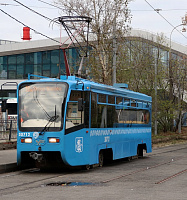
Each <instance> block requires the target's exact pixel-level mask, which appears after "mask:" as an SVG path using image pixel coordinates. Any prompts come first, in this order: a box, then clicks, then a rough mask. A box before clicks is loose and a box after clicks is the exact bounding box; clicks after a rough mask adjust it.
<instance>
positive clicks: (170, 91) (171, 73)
mask: <svg viewBox="0 0 187 200" xmlns="http://www.w3.org/2000/svg"><path fill="white" fill-rule="evenodd" d="M185 25H187V21H186V18H185V20H183V21H182V24H179V25H177V26H175V27H174V28H173V29H172V31H171V33H170V40H169V44H170V46H169V85H170V89H169V99H170V100H172V97H173V72H172V65H171V60H172V58H171V36H172V33H173V31H174V30H176V29H177V28H178V27H179V26H185ZM182 32H186V29H185V28H184V27H183V29H182ZM178 87H179V88H178V91H179V93H178V107H179V125H178V132H179V133H181V99H180V98H181V93H180V74H179V75H178Z"/></svg>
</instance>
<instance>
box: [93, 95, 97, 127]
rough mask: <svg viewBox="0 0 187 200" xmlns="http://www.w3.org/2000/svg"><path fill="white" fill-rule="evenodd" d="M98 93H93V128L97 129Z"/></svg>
mask: <svg viewBox="0 0 187 200" xmlns="http://www.w3.org/2000/svg"><path fill="white" fill-rule="evenodd" d="M97 121H98V120H97V93H91V127H92V128H97V127H98V126H97Z"/></svg>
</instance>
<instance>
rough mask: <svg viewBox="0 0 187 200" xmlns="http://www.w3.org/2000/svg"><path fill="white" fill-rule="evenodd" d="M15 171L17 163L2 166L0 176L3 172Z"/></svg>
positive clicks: (0, 166)
mask: <svg viewBox="0 0 187 200" xmlns="http://www.w3.org/2000/svg"><path fill="white" fill-rule="evenodd" d="M17 169H18V166H17V163H9V164H2V165H0V174H2V173H5V172H11V171H16V170H17Z"/></svg>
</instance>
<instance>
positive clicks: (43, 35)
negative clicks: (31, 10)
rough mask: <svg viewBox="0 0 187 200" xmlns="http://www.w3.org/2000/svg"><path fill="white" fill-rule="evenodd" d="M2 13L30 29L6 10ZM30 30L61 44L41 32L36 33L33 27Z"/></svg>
mask: <svg viewBox="0 0 187 200" xmlns="http://www.w3.org/2000/svg"><path fill="white" fill-rule="evenodd" d="M0 11H1V12H3V13H4V14H5V15H7V16H9V17H10V18H12V19H14V20H15V21H16V22H18V23H20V24H22V25H23V26H26V27H29V26H27V25H26V24H24V23H23V22H21V21H19V20H18V19H16V18H14V17H13V16H11V15H10V14H8V13H7V12H5V11H4V10H2V9H0ZM29 28H30V29H31V30H32V31H34V32H35V33H37V34H40V35H42V36H44V37H46V38H48V39H50V40H53V41H54V42H57V43H59V44H60V42H59V41H58V40H55V39H53V38H51V37H49V36H47V35H45V34H43V33H40V32H38V31H36V30H35V29H33V28H31V27H29Z"/></svg>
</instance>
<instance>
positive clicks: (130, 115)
mask: <svg viewBox="0 0 187 200" xmlns="http://www.w3.org/2000/svg"><path fill="white" fill-rule="evenodd" d="M149 121H150V115H149V111H147V110H118V123H122V124H148V123H149Z"/></svg>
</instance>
